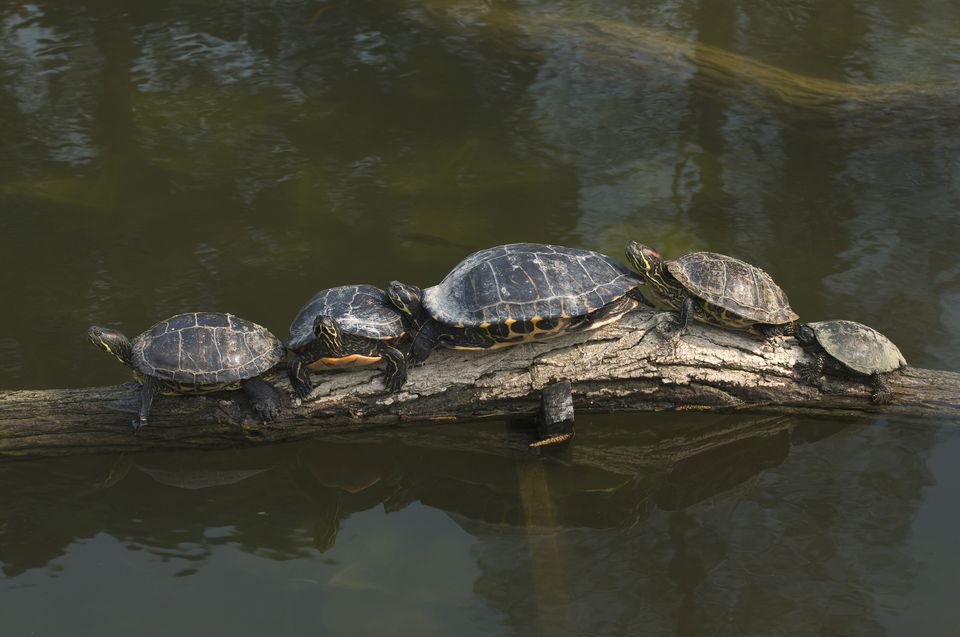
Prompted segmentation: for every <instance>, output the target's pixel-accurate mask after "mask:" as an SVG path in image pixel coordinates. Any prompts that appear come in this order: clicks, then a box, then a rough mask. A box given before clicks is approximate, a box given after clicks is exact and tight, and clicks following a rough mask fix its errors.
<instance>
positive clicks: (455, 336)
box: [386, 243, 650, 442]
mask: <svg viewBox="0 0 960 637" xmlns="http://www.w3.org/2000/svg"><path fill="white" fill-rule="evenodd" d="M642 283H643V281H642V280H641V279H640V278H638V277H637V276H635V275H633V274H632V273H631V272H630V271H629V270H627V268H625V267H624V266H622V265H620V264H619V263H617V262H616V261H614V260H613V259H611V258H610V257H608V256H606V255H604V254H600V253H599V252H593V251H591V250H583V249H580V248H568V247H565V246H558V245H548V244H541V243H512V244H507V245H501V246H496V247H493V248H486V249H484V250H480V251H478V252H474V253H473V254H471V255H469V256H468V257H466V258H465V259H464V260H463V261H461V262H460V263H459V264H458V265H457V266H456V267H454V268H453V270H451V271H450V273H449V274H447V276H446V277H444V279H443V280H442V281H441V282H440V283H439V284H438V285H435V286H433V287H428V288H426V289H424V290H421V289H420V288H418V287H416V286H413V285H408V284H405V283H400V282H398V281H392V282H391V283H390V284H389V285H388V286H387V289H386V292H387V296H388V297H390V300H391V301H392V302H393V304H394V306H395V307H396V308H397V309H398V310H400V311H401V312H403V313H404V314H406V315H407V316H408V317H409V320H411V321H412V322H413V323H414V324H416V325H417V326H418V328H419V329H418V331H417V334H416V337H415V338H414V340H413V344H412V345H411V347H410V351H409V353H408V354H407V362H408V363H409V364H419V363H422V362H424V361H425V360H426V359H427V357H428V356H429V355H430V353H431V351H433V349H434V348H435V347H437V346H438V345H442V346H444V347H449V348H453V349H465V350H485V349H493V348H499V347H505V346H510V345H516V344H518V343H523V342H526V341H531V340H536V339H544V338H550V337H554V336H559V335H561V334H566V333H570V332H581V331H586V330H593V329H596V328H598V327H601V326H603V325H606V324H608V323H612V322H614V321H616V320H618V319H620V317H622V316H623V315H624V314H626V313H627V312H630V311H631V310H633V309H635V308H637V307H638V306H639V305H640V304H645V305H650V303H649V301H647V300H646V299H645V298H644V297H643V295H642V294H641V293H640V291H639V290H638V289H637V288H638V286H640V285H641V284H642ZM568 387H569V386H568ZM567 392H569V389H567ZM544 404H545V405H547V404H548V403H544ZM549 404H557V405H563V404H565V401H564V400H563V398H562V397H559V398H557V399H555V400H551V401H550V402H549ZM570 413H571V414H572V409H571V410H570ZM542 416H543V417H544V421H545V422H549V423H554V422H556V423H566V422H568V421H570V419H569V418H566V417H563V416H562V415H560V414H554V415H551V414H549V413H548V414H546V415H544V414H542ZM557 428H561V429H562V425H560V424H558V425H557ZM557 428H554V429H557ZM568 433H569V435H567V434H568ZM546 435H547V439H555V440H551V442H560V441H563V440H568V439H569V438H570V437H572V429H571V431H569V432H563V431H561V433H559V434H556V435H552V434H551V433H550V432H547V434H546Z"/></svg>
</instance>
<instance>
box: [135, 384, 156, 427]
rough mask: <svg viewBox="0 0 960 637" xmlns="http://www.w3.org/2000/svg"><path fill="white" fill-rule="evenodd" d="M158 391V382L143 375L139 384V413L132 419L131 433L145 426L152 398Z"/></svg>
mask: <svg viewBox="0 0 960 637" xmlns="http://www.w3.org/2000/svg"><path fill="white" fill-rule="evenodd" d="M159 393H160V383H158V382H157V380H156V379H155V378H153V377H151V376H144V378H143V384H142V385H141V386H140V415H139V417H138V418H137V419H136V420H134V421H133V423H131V424H132V426H133V433H134V434H136V433H139V431H140V430H141V429H143V428H144V427H146V426H147V419H148V417H149V416H150V407H151V406H152V405H153V399H154V398H155V397H156V395H157V394H159Z"/></svg>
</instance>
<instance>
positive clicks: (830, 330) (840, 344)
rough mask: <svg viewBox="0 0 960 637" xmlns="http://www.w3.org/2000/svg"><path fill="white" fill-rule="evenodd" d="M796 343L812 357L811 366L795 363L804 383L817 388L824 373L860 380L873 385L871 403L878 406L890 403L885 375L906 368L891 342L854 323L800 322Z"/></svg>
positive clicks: (873, 331) (904, 361) (901, 355)
mask: <svg viewBox="0 0 960 637" xmlns="http://www.w3.org/2000/svg"><path fill="white" fill-rule="evenodd" d="M796 337H797V340H798V341H800V344H801V345H802V346H803V347H804V349H806V350H807V351H808V352H809V353H810V355H811V356H813V362H812V363H797V366H796V369H797V371H798V372H799V374H800V378H801V379H802V380H803V382H805V383H809V384H811V385H817V384H818V383H819V381H820V377H821V376H823V373H824V371H825V370H830V371H833V372H838V373H840V374H841V375H843V374H847V375H852V376H855V377H860V378H863V379H864V380H865V381H869V382H870V383H871V385H872V389H871V395H870V400H871V401H872V402H874V403H876V404H878V405H883V404H886V403H889V402H891V401H892V400H893V395H892V394H891V393H890V388H889V387H887V384H886V382H884V379H883V376H884V374H888V373H890V372H894V371H897V370H899V369H903V368H904V367H906V365H907V361H906V360H904V358H903V354H901V353H900V350H899V349H898V348H897V346H896V345H894V344H893V342H892V341H891V340H890V339H889V338H887V337H886V336H884V335H883V334H881V333H880V332H878V331H877V330H875V329H873V328H872V327H868V326H866V325H863V324H862V323H856V322H854V321H818V322H816V323H801V324H799V325H798V326H797V329H796Z"/></svg>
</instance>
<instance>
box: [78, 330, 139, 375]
mask: <svg viewBox="0 0 960 637" xmlns="http://www.w3.org/2000/svg"><path fill="white" fill-rule="evenodd" d="M87 338H89V339H90V342H91V343H93V344H94V345H96V346H98V347H101V348H103V349H104V350H106V352H107V353H108V354H112V355H114V356H116V357H117V360H119V361H120V362H121V363H123V364H124V365H128V366H130V367H133V346H132V345H130V340H129V339H128V338H127V337H126V336H124V335H123V334H121V333H120V332H118V331H117V330H112V329H110V328H109V327H100V326H99V325H91V326H90V327H89V328H88V329H87Z"/></svg>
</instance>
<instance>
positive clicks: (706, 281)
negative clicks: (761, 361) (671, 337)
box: [627, 241, 800, 338]
mask: <svg viewBox="0 0 960 637" xmlns="http://www.w3.org/2000/svg"><path fill="white" fill-rule="evenodd" d="M627 261H628V262H629V263H630V265H631V267H632V268H633V269H634V271H636V272H637V273H638V274H640V275H641V276H642V277H643V278H644V279H645V280H646V281H647V282H648V283H649V284H650V285H651V287H652V288H653V290H654V296H655V297H656V298H657V299H658V300H660V301H661V302H662V303H664V304H665V305H666V306H668V307H670V308H671V309H674V310H679V312H680V317H679V327H680V330H679V332H678V333H683V332H684V331H685V330H686V328H687V326H688V325H689V324H690V320H691V319H696V320H698V321H701V322H703V323H707V324H709V325H715V326H718V327H724V328H733V329H740V330H745V331H748V332H753V333H755V334H760V335H761V336H763V337H765V338H767V337H771V336H777V335H780V334H789V333H791V332H792V331H793V327H794V323H795V322H796V320H797V319H798V318H800V317H799V316H798V315H797V313H796V312H794V311H793V309H792V308H791V307H790V302H789V301H788V300H787V295H786V294H785V293H784V291H783V290H781V289H780V287H779V286H778V285H777V284H776V283H774V281H773V279H772V278H771V277H770V275H769V274H767V273H766V272H764V271H763V270H761V269H760V268H758V267H757V266H755V265H751V264H749V263H746V262H744V261H741V260H740V259H735V258H733V257H730V256H727V255H725V254H717V253H716V252H691V253H689V254H685V255H683V256H681V257H678V258H677V259H674V260H672V261H664V260H663V258H662V257H661V256H660V254H659V253H657V252H656V251H655V250H653V249H651V248H649V247H647V246H645V245H643V244H642V243H639V242H637V241H631V242H630V243H629V244H627Z"/></svg>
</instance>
